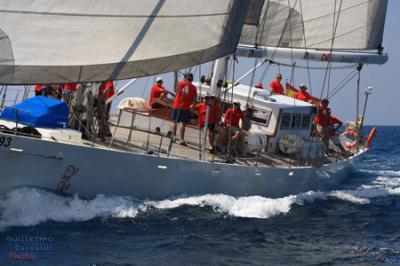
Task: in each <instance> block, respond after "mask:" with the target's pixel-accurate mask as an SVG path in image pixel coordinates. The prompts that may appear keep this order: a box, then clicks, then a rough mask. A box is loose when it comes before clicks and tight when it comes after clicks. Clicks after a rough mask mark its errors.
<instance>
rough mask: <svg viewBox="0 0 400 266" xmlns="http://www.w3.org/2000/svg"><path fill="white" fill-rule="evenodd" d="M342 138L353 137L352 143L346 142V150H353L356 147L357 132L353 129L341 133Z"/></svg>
mask: <svg viewBox="0 0 400 266" xmlns="http://www.w3.org/2000/svg"><path fill="white" fill-rule="evenodd" d="M343 135H344V136H346V137H354V141H352V142H350V141H346V144H345V146H346V148H347V149H349V150H350V149H353V148H355V147H356V146H357V145H358V134H357V131H355V130H354V129H348V130H346V131H345V132H344V133H343Z"/></svg>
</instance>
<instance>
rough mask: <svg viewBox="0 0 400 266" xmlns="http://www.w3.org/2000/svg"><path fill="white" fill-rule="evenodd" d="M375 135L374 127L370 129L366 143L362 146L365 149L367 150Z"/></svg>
mask: <svg viewBox="0 0 400 266" xmlns="http://www.w3.org/2000/svg"><path fill="white" fill-rule="evenodd" d="M375 135H376V127H374V128H373V129H371V131H370V132H369V134H368V138H367V141H366V142H365V144H364V146H365V148H368V146H369V145H370V144H371V142H372V140H373V139H374V137H375Z"/></svg>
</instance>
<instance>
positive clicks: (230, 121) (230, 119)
mask: <svg viewBox="0 0 400 266" xmlns="http://www.w3.org/2000/svg"><path fill="white" fill-rule="evenodd" d="M224 118H225V129H226V130H225V132H224V139H227V137H229V135H230V136H231V141H232V142H231V144H232V145H233V146H234V147H238V146H239V143H240V137H241V134H240V133H241V129H240V127H239V123H240V121H242V124H243V120H244V113H243V112H242V110H240V103H239V102H235V103H233V107H231V108H229V109H227V110H226V111H225V114H224Z"/></svg>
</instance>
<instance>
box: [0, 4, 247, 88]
mask: <svg viewBox="0 0 400 266" xmlns="http://www.w3.org/2000/svg"><path fill="white" fill-rule="evenodd" d="M248 5H249V1H248V0H202V1H199V0H168V1H166V0H68V1H65V0H51V1H48V0H30V1H22V0H15V1H9V0H0V83H1V84H34V83H39V84H40V83H66V82H89V81H101V80H114V79H125V78H131V77H140V76H147V75H152V74H156V73H163V72H169V71H172V70H176V69H181V68H185V67H189V66H193V65H197V64H200V63H203V62H207V61H210V60H213V59H215V58H220V57H223V56H225V55H227V54H230V53H232V52H233V51H234V49H235V48H236V46H237V43H238V39H239V37H240V33H241V31H242V26H243V23H244V19H245V17H246V13H247V9H248Z"/></svg>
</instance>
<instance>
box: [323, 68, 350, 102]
mask: <svg viewBox="0 0 400 266" xmlns="http://www.w3.org/2000/svg"><path fill="white" fill-rule="evenodd" d="M356 75H357V70H353V71H351V72H350V73H349V74H348V75H347V76H346V77H344V78H343V80H342V81H340V82H339V83H338V84H337V85H336V87H335V88H334V89H333V90H332V91H331V92H330V94H328V99H330V98H332V97H333V96H334V95H335V94H337V93H338V92H339V91H340V90H341V89H342V88H343V87H344V86H346V85H347V84H348V83H349V82H350V81H351V80H352V79H354V77H355V76H356Z"/></svg>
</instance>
